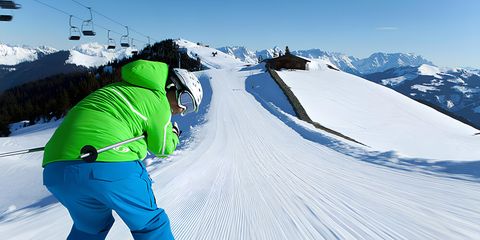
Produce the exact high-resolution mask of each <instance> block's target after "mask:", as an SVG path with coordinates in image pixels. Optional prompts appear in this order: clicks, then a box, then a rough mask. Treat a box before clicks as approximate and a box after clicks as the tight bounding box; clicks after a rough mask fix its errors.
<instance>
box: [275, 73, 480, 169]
mask: <svg viewBox="0 0 480 240" xmlns="http://www.w3.org/2000/svg"><path fill="white" fill-rule="evenodd" d="M428 70H431V69H424V71H428ZM429 73H431V72H429ZM278 74H279V75H280V77H281V78H282V79H283V80H284V81H285V83H286V84H287V85H288V86H289V87H291V90H292V91H293V93H294V94H295V95H296V96H297V97H298V99H299V100H300V103H301V104H302V105H303V107H304V108H305V110H306V111H307V113H308V114H309V116H310V118H312V120H313V121H316V122H318V123H320V124H322V125H324V126H325V127H327V128H331V129H333V130H335V131H338V132H340V133H342V134H344V135H346V136H349V137H351V138H353V139H355V140H357V141H359V142H361V143H363V144H366V145H368V146H370V147H371V148H372V149H373V150H380V151H395V152H397V153H398V154H400V155H402V156H408V157H414V158H426V159H429V160H431V161H432V160H480V142H479V137H478V136H474V134H475V133H477V132H478V130H476V129H474V128H472V127H470V126H468V125H466V124H463V123H461V122H459V121H457V120H455V119H453V118H450V117H448V116H446V115H444V114H442V113H440V112H437V111H436V110H434V109H432V108H430V107H427V106H424V105H422V104H419V103H418V102H416V101H414V100H412V99H410V98H408V97H406V96H404V95H402V94H399V93H397V92H395V91H393V90H391V89H389V88H386V87H383V86H381V85H378V84H375V83H372V82H370V81H368V80H366V79H363V78H360V77H356V76H354V75H350V74H348V73H344V72H339V71H334V70H330V69H327V68H324V69H319V70H315V71H279V72H278ZM431 74H433V73H431Z"/></svg>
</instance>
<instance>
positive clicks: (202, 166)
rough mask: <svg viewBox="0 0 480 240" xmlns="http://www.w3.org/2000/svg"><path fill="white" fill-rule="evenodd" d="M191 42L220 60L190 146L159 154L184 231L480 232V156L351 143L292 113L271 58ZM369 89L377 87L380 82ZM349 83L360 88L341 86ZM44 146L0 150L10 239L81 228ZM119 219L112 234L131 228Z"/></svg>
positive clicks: (36, 140) (231, 235)
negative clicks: (269, 68)
mask: <svg viewBox="0 0 480 240" xmlns="http://www.w3.org/2000/svg"><path fill="white" fill-rule="evenodd" d="M183 44H184V45H183V46H184V47H186V48H187V49H186V50H187V51H188V53H189V55H191V56H192V54H195V53H196V54H198V55H200V57H201V58H202V59H205V62H204V64H205V65H206V66H210V67H211V68H216V67H218V68H219V69H210V70H206V71H202V72H197V73H196V74H197V76H198V77H199V78H200V81H201V82H202V85H203V86H204V90H205V92H204V94H205V96H204V102H203V103H202V105H201V109H200V111H199V114H198V115H191V116H188V117H185V118H183V119H181V121H182V122H180V126H181V128H182V130H184V134H183V135H182V139H181V142H182V145H181V147H180V149H179V150H178V151H176V152H175V154H174V155H173V156H171V157H169V158H168V159H166V160H163V161H160V160H158V159H155V160H153V161H151V159H149V160H148V162H152V164H151V165H150V166H149V167H148V170H149V172H150V175H151V177H152V179H153V180H154V182H155V183H154V186H153V189H154V192H155V195H156V199H157V203H158V205H159V206H160V207H162V208H164V209H165V210H166V212H167V214H169V217H170V219H171V222H172V228H173V232H174V235H175V237H176V239H180V240H182V239H213V240H216V239H218V240H223V239H233V240H235V239H253V240H255V239H262V240H263V239H315V240H316V239H422V240H423V239H476V238H477V237H478V236H479V235H480V222H479V221H478V220H479V219H480V211H479V210H478V206H479V205H480V184H479V182H480V173H478V171H476V170H475V169H478V167H479V162H480V161H476V162H455V161H446V162H434V161H424V160H420V159H413V160H411V159H406V158H401V157H398V156H395V155H394V154H392V153H391V152H378V151H370V150H369V149H366V148H365V147H362V146H359V145H357V144H352V143H349V142H344V141H343V140H342V139H340V138H337V137H334V136H331V135H329V134H326V133H324V132H321V131H319V130H317V129H315V128H313V127H312V126H310V125H309V124H306V123H304V122H302V121H299V120H298V119H296V118H295V117H294V116H292V115H291V114H292V113H293V111H292V109H291V107H289V106H288V104H287V102H288V101H287V100H286V98H285V96H284V95H283V93H282V92H281V90H280V89H279V88H278V86H277V85H276V84H274V82H273V80H272V79H271V78H270V76H269V75H268V74H267V73H265V72H264V70H263V66H261V65H260V66H251V67H246V68H241V67H239V66H241V65H243V63H239V62H238V61H237V60H236V59H235V58H228V57H226V56H225V57H218V56H221V55H220V53H219V55H217V56H216V57H213V56H212V57H211V58H210V56H211V50H212V49H211V48H208V47H205V46H198V45H196V44H193V43H191V42H190V43H189V42H184V43H183ZM316 66H317V67H318V69H317V70H316V71H311V72H309V73H310V74H312V76H313V77H315V76H316V75H315V74H320V73H322V71H323V70H326V69H324V68H322V67H321V66H322V65H320V64H317V65H316ZM315 72H316V73H315ZM335 72H336V71H335ZM292 73H293V74H294V73H296V72H292ZM323 74H325V73H323ZM342 74H344V73H342ZM332 76H334V77H339V76H341V78H339V79H338V81H340V82H342V81H360V80H358V79H350V75H346V74H344V75H332ZM302 77H305V78H308V76H302ZM317 80H318V79H317ZM362 81H363V80H362ZM375 86H376V85H375ZM361 90H363V91H366V92H371V93H374V92H375V91H376V89H375V88H373V90H372V89H370V85H364V86H363V88H361ZM342 91H347V92H346V93H348V89H345V88H340V89H337V92H336V93H337V94H340V93H341V92H342ZM299 96H300V95H299ZM385 96H386V97H387V98H388V94H386V95H385ZM369 99H370V98H369ZM377 101H381V100H377ZM340 103H341V102H340ZM402 104H405V103H404V102H402ZM407 104H408V103H407ZM364 108H365V109H370V108H371V107H370V106H369V105H365V106H364ZM435 116H436V115H435ZM395 123H396V121H394V122H386V123H385V124H395ZM404 123H405V122H403V121H399V122H398V124H399V125H401V124H404ZM55 124H58V123H50V125H49V124H45V125H38V126H31V127H27V128H24V129H21V130H20V131H18V132H16V135H15V136H11V137H7V138H0V146H1V151H0V152H4V151H14V150H18V149H23V148H28V147H37V146H41V145H44V144H45V142H46V141H47V140H48V138H49V137H50V136H51V134H52V133H53V131H54V129H55V127H56V125H55ZM460 133H462V131H460ZM41 157H42V156H41V154H30V155H23V156H16V157H9V158H4V159H2V161H0V168H1V169H2V173H1V174H0V184H1V185H0V187H1V189H2V195H1V196H0V236H2V239H18V240H23V239H39V240H40V239H41V240H48V239H65V236H66V235H67V234H68V232H69V229H70V227H71V224H72V222H71V220H70V218H69V216H68V212H67V211H66V210H65V209H64V208H63V207H62V206H61V205H60V204H59V203H58V202H57V201H56V200H55V199H54V198H53V197H52V196H51V195H50V194H49V193H48V192H47V191H46V190H45V188H44V187H43V186H42V185H41V182H42V180H41V167H40V165H41ZM427 160H428V159H427ZM3 193H6V194H3ZM115 218H116V220H117V221H116V223H115V224H114V226H113V228H112V230H111V231H110V233H109V235H108V236H107V239H114V240H122V239H131V236H130V233H129V231H128V229H127V227H126V226H125V224H123V222H122V221H121V219H119V218H118V216H117V215H115Z"/></svg>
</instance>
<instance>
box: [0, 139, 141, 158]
mask: <svg viewBox="0 0 480 240" xmlns="http://www.w3.org/2000/svg"><path fill="white" fill-rule="evenodd" d="M142 138H145V135H141V136H138V137H134V138H130V139H127V140H125V141H121V142H118V143H115V144H112V145H109V146H106V147H104V148H100V149H98V150H97V149H96V148H95V147H93V146H92V145H85V146H83V148H82V149H81V150H80V154H81V155H80V158H81V159H83V160H85V161H86V162H94V161H95V160H97V157H98V154H99V153H102V152H105V151H107V150H110V149H112V148H116V147H118V146H121V145H123V144H127V143H130V142H134V141H137V140H139V139H142ZM43 150H45V147H37V148H31V149H25V150H17V151H13V152H6V153H0V157H8V156H15V155H20V154H26V153H32V152H40V151H43Z"/></svg>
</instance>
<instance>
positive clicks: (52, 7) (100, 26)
mask: <svg viewBox="0 0 480 240" xmlns="http://www.w3.org/2000/svg"><path fill="white" fill-rule="evenodd" d="M34 1H35V2H38V3H40V4H42V5H44V6H46V7H49V8H51V9H54V10H56V11H58V12H61V13H63V14H65V15H67V16H69V17H70V16H72V18H75V19H78V20H80V21H85V19H82V18H80V17H78V16H75V15H73V14H70V13H68V12H66V11H64V10H62V9H59V8H56V7H54V6H52V5H50V4H47V3H44V2H42V1H39V0H34ZM92 11H94V10H93V9H92ZM95 12H97V11H95ZM93 25H94V26H96V27H99V28H102V29H104V30H109V28H106V27H104V26H102V25H99V24H97V23H94V24H93ZM111 32H112V33H115V34H117V35H119V36H123V35H124V34H123V33H119V32H117V31H113V30H111ZM136 40H137V41H139V42H142V43H146V42H145V41H141V40H138V39H136Z"/></svg>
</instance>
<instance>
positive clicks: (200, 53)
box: [175, 39, 246, 68]
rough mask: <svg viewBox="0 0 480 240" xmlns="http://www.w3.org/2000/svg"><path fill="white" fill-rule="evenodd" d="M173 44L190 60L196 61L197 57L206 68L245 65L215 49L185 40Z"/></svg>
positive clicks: (178, 40)
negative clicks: (185, 53)
mask: <svg viewBox="0 0 480 240" xmlns="http://www.w3.org/2000/svg"><path fill="white" fill-rule="evenodd" d="M175 42H176V43H177V44H178V45H179V47H180V48H181V49H182V50H183V51H186V52H187V54H188V56H189V57H190V58H192V59H197V57H199V58H200V60H201V63H202V65H203V66H205V67H207V68H233V67H237V66H243V65H245V64H246V63H244V62H242V61H241V60H240V59H237V58H236V57H235V56H232V55H228V54H226V53H224V52H222V51H219V50H217V49H215V48H211V47H207V46H204V45H199V44H197V43H194V42H190V41H188V40H185V39H177V40H176V41H175ZM215 52H216V56H213V54H212V53H215Z"/></svg>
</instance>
